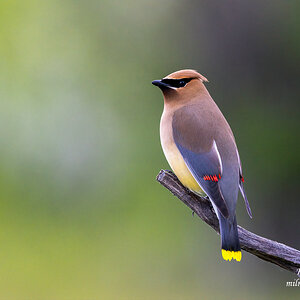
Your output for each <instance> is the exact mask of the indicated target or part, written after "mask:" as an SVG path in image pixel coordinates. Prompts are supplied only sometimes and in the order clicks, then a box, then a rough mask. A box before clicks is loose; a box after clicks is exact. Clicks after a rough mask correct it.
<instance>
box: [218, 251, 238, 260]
mask: <svg viewBox="0 0 300 300" xmlns="http://www.w3.org/2000/svg"><path fill="white" fill-rule="evenodd" d="M222 257H223V259H224V260H226V261H227V260H228V261H231V260H232V259H235V260H236V261H241V259H242V252H241V251H229V250H224V249H222Z"/></svg>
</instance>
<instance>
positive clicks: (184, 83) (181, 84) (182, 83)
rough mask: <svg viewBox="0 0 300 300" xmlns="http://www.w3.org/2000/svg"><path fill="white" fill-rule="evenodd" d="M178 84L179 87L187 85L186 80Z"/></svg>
mask: <svg viewBox="0 0 300 300" xmlns="http://www.w3.org/2000/svg"><path fill="white" fill-rule="evenodd" d="M178 85H179V87H184V86H185V85H186V82H185V81H184V80H180V81H179V83H178Z"/></svg>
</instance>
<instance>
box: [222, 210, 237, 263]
mask: <svg viewBox="0 0 300 300" xmlns="http://www.w3.org/2000/svg"><path fill="white" fill-rule="evenodd" d="M219 222H220V233H221V241H222V257H223V259H224V260H228V261H231V260H232V259H235V260H236V261H241V259H242V252H241V246H240V241H239V235H238V230H237V223H236V217H235V216H234V218H225V217H223V216H222V215H221V214H220V215H219Z"/></svg>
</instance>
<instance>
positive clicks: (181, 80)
mask: <svg viewBox="0 0 300 300" xmlns="http://www.w3.org/2000/svg"><path fill="white" fill-rule="evenodd" d="M207 81H208V80H207V79H206V78H205V77H204V76H202V75H200V74H199V73H197V72H196V71H194V70H181V71H177V72H174V73H172V74H170V75H168V76H166V77H165V78H163V79H162V80H154V81H153V82H152V84H154V85H156V86H158V87H159V88H160V89H161V90H162V92H163V95H164V111H163V114H162V117H161V122H160V139H161V145H162V148H163V152H164V154H165V156H166V158H167V161H168V163H169V165H170V166H171V168H172V170H173V171H174V173H175V174H176V176H177V177H178V179H179V180H180V182H181V183H182V184H183V185H184V186H185V187H187V188H188V189H189V190H191V191H192V192H194V193H195V194H198V195H200V196H205V195H207V196H208V197H209V199H210V201H211V203H212V205H213V208H214V210H215V212H216V214H217V217H218V219H219V224H220V234H221V244H222V257H223V258H224V259H225V260H229V261H230V260H232V259H235V260H237V261H240V260H241V258H242V253H241V247H240V242H239V237H238V231H237V222H236V216H235V207H236V202H237V198H238V190H239V189H240V191H241V194H242V196H243V197H244V200H245V204H246V209H247V211H248V214H249V216H250V217H252V215H251V210H250V206H249V203H248V200H247V197H246V194H245V191H244V188H243V182H244V178H243V175H242V168H241V163H240V158H239V153H238V149H237V146H236V144H235V139H234V136H233V133H232V131H231V128H230V127H229V125H228V123H227V121H226V119H225V118H224V116H223V114H222V113H221V111H220V109H219V108H218V106H217V105H216V103H215V102H214V100H213V99H212V98H211V96H210V94H209V93H208V91H207V89H206V87H205V86H204V84H203V82H207Z"/></svg>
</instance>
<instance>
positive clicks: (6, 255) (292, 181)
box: [0, 0, 300, 300]
mask: <svg viewBox="0 0 300 300" xmlns="http://www.w3.org/2000/svg"><path fill="white" fill-rule="evenodd" d="M299 11H300V6H299V1H296V0H295V1H292V0H291V1H284V0H282V1H279V0H272V1H258V0H252V1H242V2H241V1H223V2H221V1H216V0H205V1H196V0H194V1H171V0H165V1H158V0H153V1H145V0H140V1H133V0H126V1H115V0H110V1H103V0H102V1H92V0H89V1H82V0H77V1H75V0H73V1H70V0H65V1H56V0H53V1H37V0H28V1H2V2H1V4H0V24H1V25H0V57H1V59H0V93H1V101H0V145H1V146H0V162H1V163H0V178H1V180H0V190H1V192H0V299H7V300H10V299H17V300H19V299H20V300H22V299H46V300H47V299H57V300H60V299H62V300H64V299H172V300H173V299H174V300H176V299H216V298H219V299H283V298H289V299H292V298H297V297H299V291H300V290H299V288H298V289H297V288H291V287H290V288H286V287H285V285H286V281H292V280H294V278H295V276H294V275H293V274H292V273H289V272H287V271H284V270H282V269H280V268H278V267H276V266H274V265H271V264H269V263H266V262H263V261H261V260H259V259H257V258H256V257H253V256H251V255H249V254H247V253H245V252H243V260H242V262H241V263H239V264H237V263H226V262H224V261H222V258H221V256H220V241H219V237H218V236H217V235H216V234H215V232H214V231H213V230H212V229H211V228H209V227H208V226H207V225H205V224H204V223H203V222H202V221H201V220H200V219H198V218H197V217H193V216H192V214H191V211H190V210H189V209H188V208H187V207H185V206H184V205H183V204H182V203H181V202H180V201H178V200H177V199H175V198H174V197H173V196H172V195H171V194H170V193H169V192H168V191H167V190H166V189H164V188H163V187H162V186H160V185H159V184H158V183H157V182H156V181H155V176H156V175H157V173H158V172H159V170H160V169H161V168H168V165H167V162H166V160H165V158H164V156H163V153H162V150H161V147H160V141H159V120H160V116H161V113H162V109H163V101H162V95H161V93H160V91H159V89H157V88H156V87H153V86H152V85H151V81H152V80H154V79H158V78H161V77H163V76H165V75H167V74H169V73H171V72H173V71H176V70H178V69H182V68H193V69H196V70H198V71H199V72H200V73H202V74H203V75H204V76H206V77H207V78H208V79H209V81H210V82H209V83H208V84H207V88H208V89H209V91H210V93H211V94H212V96H213V97H214V99H215V101H216V102H217V104H218V105H219V107H220V108H221V110H222V111H223V113H224V115H225V116H226V118H227V119H228V121H229V123H230V124H231V127H232V129H233V131H234V133H235V136H236V140H237V143H238V146H239V151H240V156H241V159H242V162H243V170H244V175H245V186H246V192H247V194H248V198H249V201H250V204H251V207H252V211H253V215H254V218H253V220H250V219H249V218H248V216H247V213H246V211H245V208H244V204H243V201H239V203H238V207H237V214H238V222H239V224H241V225H242V226H244V227H246V228H247V229H249V230H251V231H254V232H255V233H258V234H261V235H263V236H265V237H268V238H271V239H275V240H278V241H281V242H284V243H286V244H288V245H290V246H293V247H296V248H298V249H299V248H300V234H299V231H300V230H299V229H300V221H299V210H300V204H299V203H300V202H299V179H300V177H299V167H300V155H299V138H300V136H299V94H300V88H299V86H300V84H299V79H300V72H299V70H300V68H299V67H300V64H299V62H300V28H299V17H300V15H299ZM240 200H242V199H241V198H240ZM298 299H299V298H298Z"/></svg>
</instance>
